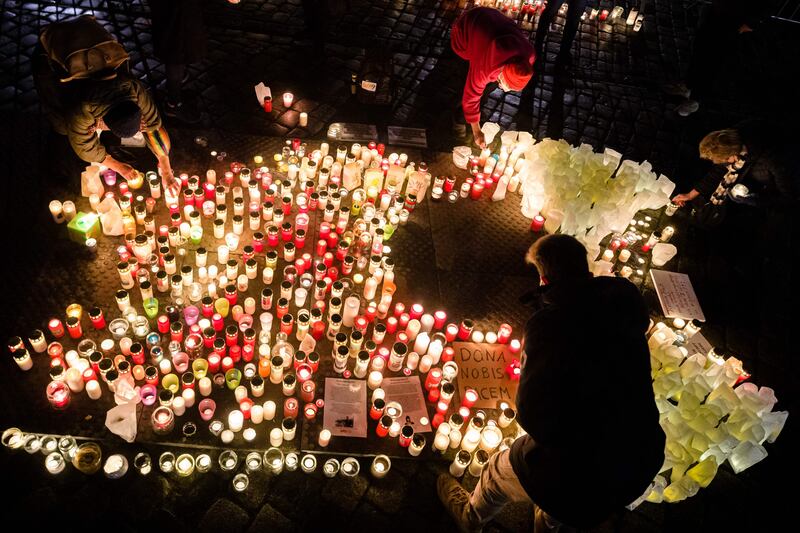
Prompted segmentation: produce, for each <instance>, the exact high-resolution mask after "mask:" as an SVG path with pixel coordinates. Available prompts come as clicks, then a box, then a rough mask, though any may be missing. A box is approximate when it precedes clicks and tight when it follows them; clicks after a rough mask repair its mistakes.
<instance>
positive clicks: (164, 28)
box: [149, 0, 207, 123]
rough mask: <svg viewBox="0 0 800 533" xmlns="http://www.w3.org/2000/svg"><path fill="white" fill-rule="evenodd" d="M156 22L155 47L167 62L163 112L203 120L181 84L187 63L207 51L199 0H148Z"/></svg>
mask: <svg viewBox="0 0 800 533" xmlns="http://www.w3.org/2000/svg"><path fill="white" fill-rule="evenodd" d="M149 4H150V13H151V15H152V23H153V49H154V51H155V55H156V57H157V58H159V59H160V60H161V61H163V62H164V70H165V73H166V88H167V101H166V106H165V108H164V112H165V114H166V115H167V116H168V117H174V118H177V119H179V120H181V121H183V122H187V123H194V122H198V121H199V120H200V113H199V111H198V110H197V109H196V108H195V107H194V106H192V105H189V104H187V103H186V102H185V101H184V98H183V96H182V91H181V88H182V86H183V83H184V81H185V79H186V67H187V66H188V65H191V64H192V63H197V62H199V61H201V60H202V59H203V58H204V57H205V55H206V42H207V39H206V30H205V26H204V24H203V11H202V7H201V5H200V2H199V0H149Z"/></svg>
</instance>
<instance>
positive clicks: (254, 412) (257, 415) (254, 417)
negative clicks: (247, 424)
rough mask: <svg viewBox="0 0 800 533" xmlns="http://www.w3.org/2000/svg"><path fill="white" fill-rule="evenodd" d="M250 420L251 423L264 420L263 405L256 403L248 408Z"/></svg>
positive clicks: (258, 422)
mask: <svg viewBox="0 0 800 533" xmlns="http://www.w3.org/2000/svg"><path fill="white" fill-rule="evenodd" d="M250 421H251V422H252V423H253V424H260V423H261V422H263V421H264V407H262V406H260V405H258V404H256V405H254V406H253V407H251V408H250Z"/></svg>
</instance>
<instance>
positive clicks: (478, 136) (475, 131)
mask: <svg viewBox="0 0 800 533" xmlns="http://www.w3.org/2000/svg"><path fill="white" fill-rule="evenodd" d="M472 136H473V137H474V138H475V144H476V145H477V146H479V147H480V148H486V138H485V137H484V136H483V132H482V131H481V127H480V126H479V125H478V124H477V123H476V124H472Z"/></svg>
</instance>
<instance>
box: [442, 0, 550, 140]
mask: <svg viewBox="0 0 800 533" xmlns="http://www.w3.org/2000/svg"><path fill="white" fill-rule="evenodd" d="M450 45H451V46H452V48H453V51H454V52H455V53H456V54H457V55H458V56H459V57H461V58H462V59H466V60H467V61H469V71H468V73H467V81H466V83H465V84H464V94H463V96H462V99H461V107H462V108H463V111H464V118H465V119H466V121H467V123H468V124H469V125H470V127H471V128H472V134H473V136H474V138H475V144H477V145H478V146H480V147H481V148H483V147H485V146H486V142H485V141H484V138H483V132H481V125H480V119H481V96H482V95H483V91H484V89H486V86H487V85H488V84H489V83H490V82H494V81H496V82H497V83H498V85H499V86H500V88H501V89H502V90H503V91H521V90H522V89H523V88H524V87H525V85H527V84H528V81H530V79H531V76H533V62H534V60H535V58H536V53H535V51H534V48H533V45H531V43H530V41H529V40H528V38H527V37H526V36H525V34H524V33H523V32H522V30H520V29H519V27H518V26H517V25H516V23H515V22H514V21H513V20H511V19H509V18H508V17H506V16H505V15H503V14H502V13H501V12H500V11H498V10H496V9H492V8H488V7H476V8H475V9H471V10H469V11H467V12H466V13H464V14H463V15H461V16H460V17H459V18H458V20H456V22H455V23H454V24H453V28H452V30H451V31H450Z"/></svg>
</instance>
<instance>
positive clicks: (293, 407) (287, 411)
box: [283, 398, 300, 418]
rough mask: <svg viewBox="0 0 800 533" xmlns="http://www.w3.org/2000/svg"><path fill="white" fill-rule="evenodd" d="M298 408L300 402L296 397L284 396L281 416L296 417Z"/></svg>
mask: <svg viewBox="0 0 800 533" xmlns="http://www.w3.org/2000/svg"><path fill="white" fill-rule="evenodd" d="M299 410H300V403H299V402H298V401H297V398H286V400H284V402H283V416H284V418H297V413H298V411H299Z"/></svg>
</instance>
